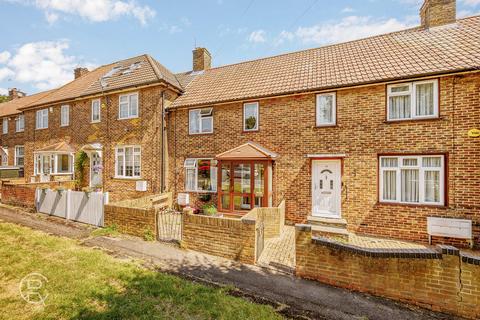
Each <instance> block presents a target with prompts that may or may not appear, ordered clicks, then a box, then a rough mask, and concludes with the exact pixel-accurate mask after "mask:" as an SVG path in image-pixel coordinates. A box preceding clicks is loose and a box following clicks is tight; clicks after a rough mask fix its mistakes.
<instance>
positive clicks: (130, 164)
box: [125, 148, 133, 177]
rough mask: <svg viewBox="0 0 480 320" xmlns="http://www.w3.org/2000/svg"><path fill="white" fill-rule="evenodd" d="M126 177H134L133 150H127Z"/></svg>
mask: <svg viewBox="0 0 480 320" xmlns="http://www.w3.org/2000/svg"><path fill="white" fill-rule="evenodd" d="M125 175H126V176H127V177H133V148H125Z"/></svg>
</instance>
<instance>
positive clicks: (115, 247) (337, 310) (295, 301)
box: [0, 206, 455, 320]
mask: <svg viewBox="0 0 480 320" xmlns="http://www.w3.org/2000/svg"><path fill="white" fill-rule="evenodd" d="M44 217H45V216H43V215H39V214H30V213H25V212H21V211H16V210H14V209H11V208H8V207H4V206H1V207H0V220H3V221H6V222H12V223H17V224H20V225H24V226H27V227H30V228H33V229H38V230H42V231H45V232H48V233H51V234H54V235H58V236H64V237H69V238H74V239H80V240H81V241H82V243H83V244H84V245H87V246H91V247H99V248H102V249H104V250H106V251H107V252H110V253H111V254H114V255H118V256H122V257H125V256H126V257H133V258H140V259H142V260H144V261H145V262H146V264H148V265H150V266H153V267H155V268H158V270H159V271H164V272H169V273H174V274H178V275H180V276H183V277H187V278H190V279H194V280H196V281H200V282H204V283H210V284H215V285H231V286H234V287H236V288H237V289H238V295H240V296H247V297H250V298H252V299H254V300H255V301H260V302H262V301H263V302H268V303H271V304H273V305H274V306H277V308H278V309H279V310H280V311H281V312H282V314H284V315H287V316H290V317H294V318H298V319H300V318H301V319H345V320H346V319H370V320H373V319H385V320H392V319H409V320H415V319H455V318H452V317H450V316H446V315H443V314H438V313H434V312H429V311H426V310H423V309H417V308H415V309H409V308H407V307H406V306H405V305H402V304H397V303H394V302H392V301H389V300H385V299H380V298H376V297H372V296H369V295H364V294H360V293H353V292H350V291H348V290H344V289H339V288H334V287H330V286H327V285H323V284H320V283H318V282H314V281H308V280H303V279H299V278H296V277H294V276H292V275H288V274H284V273H281V272H278V271H276V270H271V269H267V268H261V267H257V266H250V265H245V264H241V263H237V262H233V261H230V260H226V259H222V258H218V257H213V256H209V255H205V254H200V253H197V252H193V251H186V250H182V249H179V248H177V247H174V246H172V245H168V244H164V243H159V242H145V241H142V240H141V239H137V238H132V237H125V238H124V237H122V238H109V237H96V238H95V237H90V236H89V235H90V231H91V228H89V227H85V226H83V225H81V224H78V223H65V222H63V221H62V220H59V219H56V218H48V219H46V218H44Z"/></svg>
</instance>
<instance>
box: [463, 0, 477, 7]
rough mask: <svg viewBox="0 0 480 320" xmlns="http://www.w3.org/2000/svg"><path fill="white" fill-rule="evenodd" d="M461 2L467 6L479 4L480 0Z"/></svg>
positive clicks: (464, 0)
mask: <svg viewBox="0 0 480 320" xmlns="http://www.w3.org/2000/svg"><path fill="white" fill-rule="evenodd" d="M463 3H465V4H466V5H468V6H477V5H480V0H463Z"/></svg>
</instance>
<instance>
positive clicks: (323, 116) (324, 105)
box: [316, 93, 337, 127]
mask: <svg viewBox="0 0 480 320" xmlns="http://www.w3.org/2000/svg"><path fill="white" fill-rule="evenodd" d="M336 100H337V99H336V94H335V93H326V94H317V106H316V108H317V109H316V115H317V119H316V124H317V127H321V126H330V125H334V124H335V123H336V120H337V119H336V118H337V114H336V113H337V106H336V104H337V101H336Z"/></svg>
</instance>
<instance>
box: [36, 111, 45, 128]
mask: <svg viewBox="0 0 480 320" xmlns="http://www.w3.org/2000/svg"><path fill="white" fill-rule="evenodd" d="M35 128H36V129H46V128H48V109H42V110H38V111H37V114H36V124H35Z"/></svg>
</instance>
